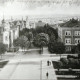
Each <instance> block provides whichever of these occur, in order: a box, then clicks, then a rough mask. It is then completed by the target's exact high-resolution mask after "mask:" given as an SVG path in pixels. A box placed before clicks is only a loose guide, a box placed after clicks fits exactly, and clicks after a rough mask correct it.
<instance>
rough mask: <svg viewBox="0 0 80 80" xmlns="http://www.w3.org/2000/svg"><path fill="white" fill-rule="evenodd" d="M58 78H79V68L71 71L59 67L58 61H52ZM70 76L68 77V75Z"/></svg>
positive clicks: (67, 79) (59, 79)
mask: <svg viewBox="0 0 80 80" xmlns="http://www.w3.org/2000/svg"><path fill="white" fill-rule="evenodd" d="M52 63H53V67H54V69H55V73H56V75H57V79H58V80H80V70H79V71H76V70H75V71H73V70H69V69H68V68H67V69H63V70H62V68H60V67H59V64H58V61H52ZM69 76H70V77H69Z"/></svg>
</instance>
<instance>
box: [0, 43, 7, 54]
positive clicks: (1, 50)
mask: <svg viewBox="0 0 80 80" xmlns="http://www.w3.org/2000/svg"><path fill="white" fill-rule="evenodd" d="M5 51H6V45H5V44H3V43H0V54H4V53H5Z"/></svg>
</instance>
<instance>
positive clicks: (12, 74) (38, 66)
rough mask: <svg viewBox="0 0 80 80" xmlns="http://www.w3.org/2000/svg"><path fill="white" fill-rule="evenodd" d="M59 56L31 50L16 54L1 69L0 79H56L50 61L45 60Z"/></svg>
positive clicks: (55, 58)
mask: <svg viewBox="0 0 80 80" xmlns="http://www.w3.org/2000/svg"><path fill="white" fill-rule="evenodd" d="M58 59H59V57H56V56H55V57H48V56H43V55H41V54H37V53H35V52H32V53H31V54H23V53H22V54H21V53H19V54H16V55H15V56H14V57H13V58H12V59H9V63H8V64H7V65H6V66H5V67H4V68H3V69H2V70H1V72H0V80H2V79H8V80H46V79H47V76H46V73H47V72H48V73H49V75H48V80H57V78H56V75H55V72H54V68H53V66H52V63H51V65H50V66H47V61H48V60H49V61H50V62H51V61H52V60H58Z"/></svg>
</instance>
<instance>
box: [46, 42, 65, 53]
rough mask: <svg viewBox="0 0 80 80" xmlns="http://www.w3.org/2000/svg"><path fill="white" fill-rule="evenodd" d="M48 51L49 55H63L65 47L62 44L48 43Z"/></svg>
mask: <svg viewBox="0 0 80 80" xmlns="http://www.w3.org/2000/svg"><path fill="white" fill-rule="evenodd" d="M48 50H49V51H50V52H51V53H57V54H63V53H64V52H65V45H64V44H63V43H62V42H53V43H49V45H48Z"/></svg>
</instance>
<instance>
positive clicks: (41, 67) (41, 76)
mask: <svg viewBox="0 0 80 80" xmlns="http://www.w3.org/2000/svg"><path fill="white" fill-rule="evenodd" d="M40 80H42V61H40Z"/></svg>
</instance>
